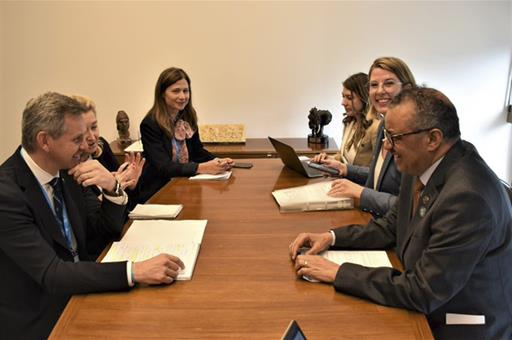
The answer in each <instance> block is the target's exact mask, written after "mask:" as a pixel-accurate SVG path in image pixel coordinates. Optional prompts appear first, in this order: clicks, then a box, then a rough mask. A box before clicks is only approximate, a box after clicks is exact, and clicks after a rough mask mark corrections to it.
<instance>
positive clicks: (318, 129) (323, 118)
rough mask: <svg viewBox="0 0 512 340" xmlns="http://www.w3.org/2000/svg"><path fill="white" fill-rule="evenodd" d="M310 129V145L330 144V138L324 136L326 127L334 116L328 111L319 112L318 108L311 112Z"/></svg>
mask: <svg viewBox="0 0 512 340" xmlns="http://www.w3.org/2000/svg"><path fill="white" fill-rule="evenodd" d="M308 118H309V128H310V129H311V134H309V135H308V143H313V144H324V145H328V144H329V136H327V135H324V134H323V131H324V126H325V125H327V124H329V123H330V122H331V120H332V114H331V113H330V112H329V111H327V110H317V108H316V107H314V108H312V109H311V110H309V115H308Z"/></svg>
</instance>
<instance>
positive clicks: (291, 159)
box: [268, 137, 325, 178]
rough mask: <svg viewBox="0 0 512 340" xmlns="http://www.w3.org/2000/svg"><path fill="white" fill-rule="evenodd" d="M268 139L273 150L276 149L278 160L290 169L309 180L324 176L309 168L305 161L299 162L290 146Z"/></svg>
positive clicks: (322, 173) (323, 173)
mask: <svg viewBox="0 0 512 340" xmlns="http://www.w3.org/2000/svg"><path fill="white" fill-rule="evenodd" d="M268 139H269V140H270V143H272V145H273V146H274V149H276V152H277V154H278V155H279V158H281V161H283V164H284V165H286V166H287V167H289V168H290V169H292V170H295V171H297V172H298V173H299V174H301V175H304V176H306V177H309V178H314V177H322V176H324V175H325V172H322V171H319V170H316V169H313V168H310V167H309V166H308V163H307V161H301V160H300V159H299V156H297V154H296V153H295V150H293V148H292V147H291V146H289V145H287V144H285V143H283V142H280V141H278V140H277V139H274V138H272V137H268Z"/></svg>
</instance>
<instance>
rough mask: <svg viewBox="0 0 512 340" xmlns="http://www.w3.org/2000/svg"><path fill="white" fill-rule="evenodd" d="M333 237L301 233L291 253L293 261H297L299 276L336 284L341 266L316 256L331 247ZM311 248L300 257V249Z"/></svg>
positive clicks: (291, 248)
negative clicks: (335, 280)
mask: <svg viewBox="0 0 512 340" xmlns="http://www.w3.org/2000/svg"><path fill="white" fill-rule="evenodd" d="M331 243H332V235H331V233H330V232H326V233H319V234H314V233H301V234H299V236H297V238H296V239H295V240H294V241H293V242H292V243H291V244H290V246H289V252H290V257H291V259H292V261H295V271H296V272H297V276H299V277H302V276H305V277H307V278H309V279H315V280H318V281H322V282H329V283H331V282H334V279H335V278H336V273H337V272H338V269H339V267H340V266H339V265H338V264H336V263H334V262H331V261H329V260H327V259H325V258H323V257H321V256H319V255H316V254H318V253H320V252H322V251H324V250H326V249H328V248H329V247H330V245H331ZM303 247H309V248H310V249H309V250H308V251H307V252H306V253H305V254H304V255H299V252H300V249H301V248H303Z"/></svg>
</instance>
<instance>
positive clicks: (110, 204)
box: [0, 92, 183, 339]
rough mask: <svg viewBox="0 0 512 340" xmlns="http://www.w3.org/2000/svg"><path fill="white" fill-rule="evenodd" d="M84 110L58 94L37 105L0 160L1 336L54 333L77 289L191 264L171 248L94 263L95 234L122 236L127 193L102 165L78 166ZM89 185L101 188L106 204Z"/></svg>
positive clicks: (164, 277) (165, 275)
mask: <svg viewBox="0 0 512 340" xmlns="http://www.w3.org/2000/svg"><path fill="white" fill-rule="evenodd" d="M84 112H86V109H85V108H84V107H83V106H82V105H80V104H79V103H78V102H76V101H75V100H73V99H71V98H69V97H67V96H64V95H60V94H58V93H52V92H48V93H45V94H43V95H41V96H39V97H37V98H35V99H33V100H31V101H29V103H28V104H27V106H26V108H25V110H24V112H23V120H22V146H21V147H19V148H18V149H17V150H16V152H15V153H14V154H13V155H12V156H11V157H10V158H9V159H8V160H7V161H5V162H4V163H3V164H2V165H1V166H0V221H1V222H0V272H1V275H0V277H1V279H0V324H1V327H0V338H1V339H17V338H19V339H40V338H41V339H42V338H46V337H48V335H49V334H50V331H51V330H52V327H53V325H54V324H55V322H56V321H57V319H58V317H59V315H60V313H61V311H62V309H63V308H64V306H65V305H66V302H67V300H68V299H69V296H70V295H71V294H81V293H91V292H102V291H112V290H127V289H129V288H130V287H131V286H133V285H134V284H135V283H137V282H140V283H147V284H159V283H167V284H168V283H171V282H172V281H173V280H174V278H175V277H176V275H177V272H178V270H179V267H183V263H182V262H181V261H180V260H179V259H178V258H176V257H174V256H170V255H167V254H161V255H158V256H157V257H154V258H152V259H149V260H147V261H142V262H137V263H131V262H129V261H128V262H126V261H125V262H117V263H95V262H90V261H89V262H88V260H89V254H88V251H87V248H88V243H89V241H90V240H94V241H96V242H98V241H99V242H105V241H109V240H112V239H114V238H116V237H119V235H120V232H121V228H122V221H123V212H124V209H125V204H126V201H127V197H126V194H125V193H124V192H123V191H122V190H121V189H120V185H119V183H118V182H117V180H116V179H115V178H114V176H113V175H112V174H111V173H110V172H108V170H106V169H105V168H104V167H103V166H101V165H100V164H99V163H98V162H97V161H88V162H84V163H79V161H80V159H81V157H82V153H83V152H84V150H85V147H86V142H85V140H84V133H85V132H86V125H85V122H84V119H83V116H82V115H83V113H84ZM63 169H70V170H69V171H66V170H63ZM90 185H97V186H99V187H100V188H101V189H102V190H103V197H102V200H101V201H99V200H98V198H97V197H96V196H95V195H94V194H93V193H92V191H91V190H90V189H89V188H88V186H90Z"/></svg>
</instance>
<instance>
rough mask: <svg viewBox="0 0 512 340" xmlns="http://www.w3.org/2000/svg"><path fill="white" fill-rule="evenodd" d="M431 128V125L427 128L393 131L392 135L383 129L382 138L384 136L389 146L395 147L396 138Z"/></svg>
mask: <svg viewBox="0 0 512 340" xmlns="http://www.w3.org/2000/svg"><path fill="white" fill-rule="evenodd" d="M433 128H434V127H431V128H428V129H419V130H414V131H411V132H404V133H395V134H394V135H392V134H391V133H390V132H389V131H388V130H386V129H384V138H386V140H387V141H388V143H389V144H391V148H394V147H395V142H396V141H397V140H400V139H402V137H404V136H408V135H415V134H417V133H421V132H426V131H430V130H432V129H433Z"/></svg>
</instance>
